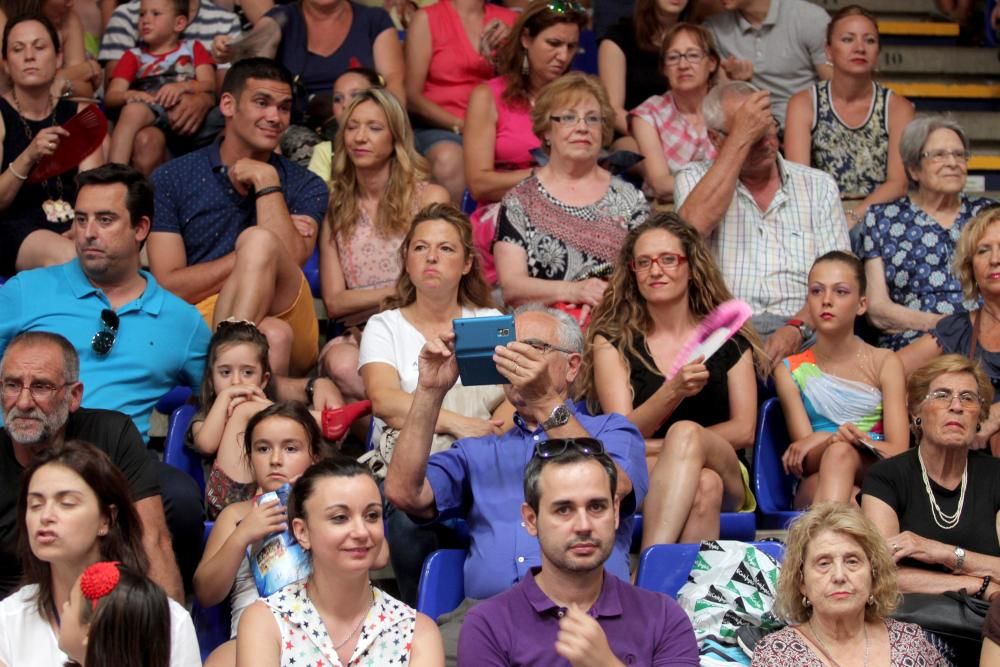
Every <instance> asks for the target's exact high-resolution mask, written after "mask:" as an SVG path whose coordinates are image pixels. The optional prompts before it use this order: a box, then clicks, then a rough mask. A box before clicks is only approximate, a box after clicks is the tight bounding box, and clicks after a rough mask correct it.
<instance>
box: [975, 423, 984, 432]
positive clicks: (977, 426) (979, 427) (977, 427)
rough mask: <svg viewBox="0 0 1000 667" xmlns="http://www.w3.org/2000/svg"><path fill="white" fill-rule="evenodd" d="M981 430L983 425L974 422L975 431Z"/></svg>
mask: <svg viewBox="0 0 1000 667" xmlns="http://www.w3.org/2000/svg"><path fill="white" fill-rule="evenodd" d="M982 430H983V425H982V424H976V433H979V432H980V431H982Z"/></svg>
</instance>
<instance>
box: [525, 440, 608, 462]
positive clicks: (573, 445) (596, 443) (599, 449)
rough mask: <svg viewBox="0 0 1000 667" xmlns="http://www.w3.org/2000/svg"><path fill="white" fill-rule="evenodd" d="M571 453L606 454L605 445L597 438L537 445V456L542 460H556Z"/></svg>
mask: <svg viewBox="0 0 1000 667" xmlns="http://www.w3.org/2000/svg"><path fill="white" fill-rule="evenodd" d="M570 451H573V452H580V453H581V454H587V455H588V456H600V455H601V454H605V453H606V452H605V451H604V443H603V442H601V441H600V440H598V439H596V438H555V439H552V440H543V441H542V442H536V443H535V456H537V457H538V458H540V459H552V458H556V457H558V456H562V455H563V454H565V453H566V452H570Z"/></svg>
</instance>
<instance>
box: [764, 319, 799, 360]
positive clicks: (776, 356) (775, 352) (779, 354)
mask: <svg viewBox="0 0 1000 667" xmlns="http://www.w3.org/2000/svg"><path fill="white" fill-rule="evenodd" d="M802 343H803V340H802V334H801V333H799V330H798V329H796V328H795V327H791V326H787V325H786V326H782V327H779V328H778V330H777V331H775V332H774V333H773V334H771V335H770V336H769V337H768V339H767V341H766V342H765V343H764V354H765V355H767V358H768V359H769V360H770V361H771V368H772V369H773V368H774V367H775V366H777V365H778V364H780V363H781V360H782V359H784V358H785V357H790V356H791V355H793V354H795V353H796V352H798V351H799V348H800V347H802Z"/></svg>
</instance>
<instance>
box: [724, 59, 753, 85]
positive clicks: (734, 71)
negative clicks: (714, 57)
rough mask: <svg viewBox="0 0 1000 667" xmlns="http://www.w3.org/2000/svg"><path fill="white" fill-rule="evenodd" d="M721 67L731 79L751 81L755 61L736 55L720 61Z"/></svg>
mask: <svg viewBox="0 0 1000 667" xmlns="http://www.w3.org/2000/svg"><path fill="white" fill-rule="evenodd" d="M719 67H721V68H722V71H723V72H725V73H726V77H728V78H729V80H730V81H749V80H750V79H752V78H753V63H752V62H750V61H749V60H740V59H739V58H737V57H735V56H729V57H728V58H726V59H725V60H723V61H722V62H720V63H719Z"/></svg>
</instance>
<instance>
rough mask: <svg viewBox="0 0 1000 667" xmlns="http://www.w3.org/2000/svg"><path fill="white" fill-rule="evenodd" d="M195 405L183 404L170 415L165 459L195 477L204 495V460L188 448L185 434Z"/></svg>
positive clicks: (164, 450)
mask: <svg viewBox="0 0 1000 667" xmlns="http://www.w3.org/2000/svg"><path fill="white" fill-rule="evenodd" d="M194 413H195V407H194V406H193V405H182V406H181V407H179V408H177V409H176V410H174V411H173V413H172V414H171V415H170V423H169V425H168V426H167V439H166V442H165V443H164V445H163V461H164V463H166V464H167V465H171V466H173V467H175V468H177V469H178V470H183V471H184V472H186V473H187V474H189V475H191V477H192V478H194V481H195V482H197V483H198V488H200V489H201V493H202V495H204V493H205V470H204V468H203V467H202V465H203V462H202V458H201V456H200V455H199V454H198V452H196V451H194V450H192V449H190V448H188V446H187V445H186V444H185V443H184V436H185V434H186V433H187V430H188V427H189V426H190V425H191V419H192V418H193V417H194Z"/></svg>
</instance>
